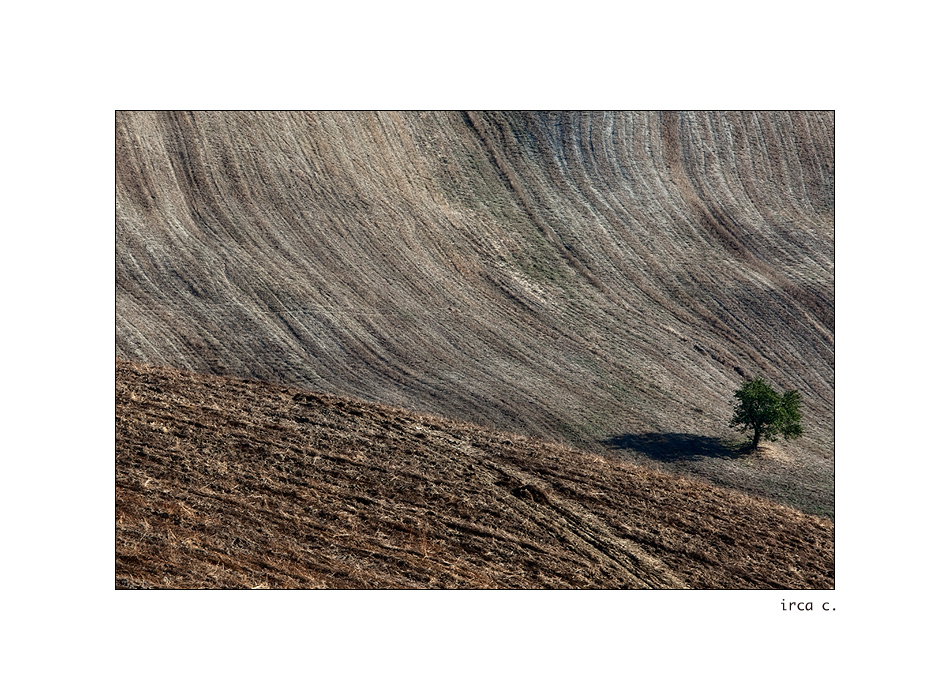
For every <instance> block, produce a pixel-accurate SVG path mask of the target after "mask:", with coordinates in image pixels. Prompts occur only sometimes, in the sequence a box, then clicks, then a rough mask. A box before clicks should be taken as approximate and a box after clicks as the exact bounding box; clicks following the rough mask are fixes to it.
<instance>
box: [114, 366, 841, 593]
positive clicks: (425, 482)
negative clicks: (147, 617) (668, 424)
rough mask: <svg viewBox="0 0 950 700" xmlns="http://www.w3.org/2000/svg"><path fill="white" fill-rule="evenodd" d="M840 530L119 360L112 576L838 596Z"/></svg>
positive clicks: (641, 472)
mask: <svg viewBox="0 0 950 700" xmlns="http://www.w3.org/2000/svg"><path fill="white" fill-rule="evenodd" d="M833 586H834V525H833V524H832V523H831V521H829V520H827V519H823V518H818V517H815V516H811V515H805V514H802V513H801V512H798V511H795V510H793V509H791V508H787V507H784V506H781V505H777V504H775V503H772V502H769V501H767V500H764V499H760V498H755V497H750V496H746V495H743V494H740V493H738V492H735V491H730V490H726V489H722V488H718V487H714V486H710V485H707V484H704V483H702V482H701V481H697V480H695V479H686V478H680V477H676V476H673V475H669V474H664V473H660V472H657V471H653V470H651V469H647V468H642V467H638V466H634V465H633V464H631V463H629V462H628V461H624V460H619V459H612V458H603V457H601V456H598V455H593V454H586V453H582V452H578V451H576V450H572V449H569V448H567V447H565V446H563V445H556V444H551V443H548V442H544V441H542V440H539V439H536V438H528V437H524V436H519V435H514V434H509V433H504V432H498V431H494V430H490V429H486V428H481V427H477V426H474V425H469V424H464V423H461V422H458V421H453V420H448V419H444V418H437V417H434V416H431V415H423V414H418V413H411V412H409V411H406V410H404V409H400V408H393V407H386V406H382V405H376V404H370V403H366V402H361V401H356V400H353V399H347V398H342V397H335V396H329V395H321V394H316V393H312V392H309V391H305V390H301V389H298V388H292V387H287V386H275V385H268V384H263V383H260V382H256V381H248V380H238V379H233V378H224V377H214V376H207V375H196V374H191V373H187V372H182V371H178V370H173V369H160V368H155V367H149V366H144V365H138V364H132V363H128V362H124V361H117V362H116V587H117V588H519V589H523V588H742V589H751V588H796V589H797V588H832V587H833Z"/></svg>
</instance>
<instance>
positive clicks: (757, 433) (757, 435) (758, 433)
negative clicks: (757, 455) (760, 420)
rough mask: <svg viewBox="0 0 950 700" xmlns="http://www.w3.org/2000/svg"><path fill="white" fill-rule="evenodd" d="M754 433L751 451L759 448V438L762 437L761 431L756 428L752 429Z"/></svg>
mask: <svg viewBox="0 0 950 700" xmlns="http://www.w3.org/2000/svg"><path fill="white" fill-rule="evenodd" d="M752 429H753V430H754V431H755V433H754V434H753V435H752V449H753V450H754V449H757V448H758V446H759V438H760V437H762V430H761V428H759V427H758V426H755V427H753V428H752Z"/></svg>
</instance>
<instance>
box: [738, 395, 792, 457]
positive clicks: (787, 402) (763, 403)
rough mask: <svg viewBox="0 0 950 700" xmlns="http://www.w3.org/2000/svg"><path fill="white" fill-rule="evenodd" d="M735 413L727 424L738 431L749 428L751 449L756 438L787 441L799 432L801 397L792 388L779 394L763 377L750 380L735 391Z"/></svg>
mask: <svg viewBox="0 0 950 700" xmlns="http://www.w3.org/2000/svg"><path fill="white" fill-rule="evenodd" d="M735 397H736V402H737V403H736V406H735V413H733V415H732V422H731V423H730V424H729V425H730V426H732V427H733V428H736V430H738V431H739V432H744V431H746V430H751V431H752V445H751V449H753V450H754V449H756V448H757V447H758V446H759V440H761V439H762V438H765V439H767V440H772V441H775V440H778V436H779V435H781V436H782V437H784V438H785V439H786V440H791V439H793V438H797V437H800V436H801V434H802V426H801V422H800V421H801V419H802V411H801V404H802V396H801V394H799V393H798V392H797V391H795V390H794V389H793V390H792V391H786V392H785V393H784V394H779V393H778V392H777V391H776V390H775V389H773V388H772V386H771V385H770V384H769V383H768V382H766V381H765V380H764V379H759V378H756V379H750V380H749V381H747V382H746V383H745V384H743V385H742V386H741V387H740V388H739V389H737V390H736V393H735Z"/></svg>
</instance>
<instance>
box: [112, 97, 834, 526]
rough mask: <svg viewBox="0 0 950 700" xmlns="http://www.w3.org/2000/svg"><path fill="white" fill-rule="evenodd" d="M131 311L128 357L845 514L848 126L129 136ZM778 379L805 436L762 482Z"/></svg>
mask: <svg viewBox="0 0 950 700" xmlns="http://www.w3.org/2000/svg"><path fill="white" fill-rule="evenodd" d="M116 297H117V298H116V356H117V357H118V358H121V359H128V360H134V361H137V362H146V363H150V364H154V365H167V366H173V367H178V368H181V369H190V370H196V371H201V372H212V373H219V374H222V373H223V374H232V375H236V376H241V377H247V378H256V379H261V380H268V381H275V382H280V383H284V384H291V385H294V386H299V387H301V388H308V389H312V390H315V391H324V392H330V393H336V394H344V395H349V396H353V397H356V398H362V399H366V400H373V401H382V402H385V403H388V404H393V405H399V406H403V407H406V408H410V409H414V410H420V411H424V412H429V413H435V414H439V415H444V416H447V417H452V418H457V419H461V420H467V421H473V422H477V423H480V424H484V425H488V426H494V427H496V428H500V429H504V430H511V431H515V432H519V433H524V434H530V435H535V436H540V437H545V438H549V439H563V440H565V441H567V442H568V443H569V444H571V445H574V446H576V447H578V448H582V449H587V450H594V451H600V452H606V451H620V452H621V453H623V454H625V455H626V456H627V457H629V458H630V459H635V460H646V461H650V462H652V463H655V464H656V465H658V466H662V467H664V468H667V469H672V470H674V471H676V470H678V471H681V472H684V473H694V474H697V475H700V476H703V477H704V478H707V479H711V480H713V481H715V482H717V483H721V484H724V485H728V486H735V487H738V488H743V489H746V490H749V491H751V492H753V493H760V494H764V495H769V496H770V497H773V498H776V499H778V500H781V501H783V502H785V503H789V504H792V505H794V506H796V507H799V508H802V509H804V510H806V511H808V512H813V513H818V514H822V515H826V516H829V517H833V515H834V466H833V464H834V463H833V455H834V424H833V420H834V114H833V113H812V112H808V113H758V112H754V113H673V112H664V113H619V114H611V113H606V114H604V113H596V114H585V113H551V114H547V113H502V114H487V113H403V112H400V113H361V112H329V113H287V112H279V113H243V112H241V113H197V114H192V113H170V114H156V113H138V112H136V113H118V114H117V116H116ZM753 375H762V376H764V377H766V378H768V379H770V380H771V381H773V382H775V383H777V384H778V385H779V386H780V387H781V388H783V389H790V388H796V389H798V390H800V391H801V392H802V395H803V397H804V406H805V413H806V420H807V424H806V434H805V436H804V438H803V439H802V440H800V441H799V442H797V443H794V444H791V445H788V446H780V447H779V448H777V449H776V450H775V451H774V454H773V455H772V456H771V457H770V458H769V459H767V460H766V461H765V462H764V463H762V464H756V465H752V467H749V468H746V467H744V466H742V465H741V464H737V463H735V462H723V461H722V460H719V459H718V457H717V451H716V450H715V449H712V450H707V449H703V448H702V446H703V445H706V444H708V442H707V441H708V439H709V438H712V439H714V440H715V439H718V438H720V437H723V436H724V435H728V430H726V429H725V428H724V426H725V424H726V423H727V421H728V418H729V412H730V408H729V404H730V400H731V394H732V391H733V390H734V389H735V388H736V387H737V385H738V383H739V382H740V381H741V380H742V379H743V377H751V376H753ZM656 444H659V445H672V446H674V447H676V446H677V445H681V446H682V445H685V446H686V447H687V449H686V454H685V457H686V458H685V459H678V458H676V457H675V455H674V454H673V453H671V452H670V451H668V450H666V451H664V450H662V449H661V450H656V449H653V447H654V446H655V445H656ZM691 446H693V447H695V446H699V449H692V451H691V450H690V449H689V448H690V447H691ZM674 452H675V450H674ZM681 452H682V450H681Z"/></svg>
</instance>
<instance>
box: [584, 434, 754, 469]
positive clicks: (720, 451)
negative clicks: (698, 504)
mask: <svg viewBox="0 0 950 700" xmlns="http://www.w3.org/2000/svg"><path fill="white" fill-rule="evenodd" d="M602 443H603V444H604V445H607V447H610V448H612V449H615V450H634V451H635V452H639V453H640V454H642V455H644V456H646V457H649V458H650V459H655V460H657V461H659V462H681V461H690V462H693V461H697V460H700V459H706V458H710V457H712V458H719V459H732V458H734V457H739V456H741V455H744V454H747V453H748V452H749V446H748V445H743V444H733V443H731V442H728V441H725V440H723V439H722V438H718V437H709V436H706V435H693V434H691V433H639V434H636V435H634V434H628V435H615V436H613V437H611V438H608V439H606V440H603V441H602Z"/></svg>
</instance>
